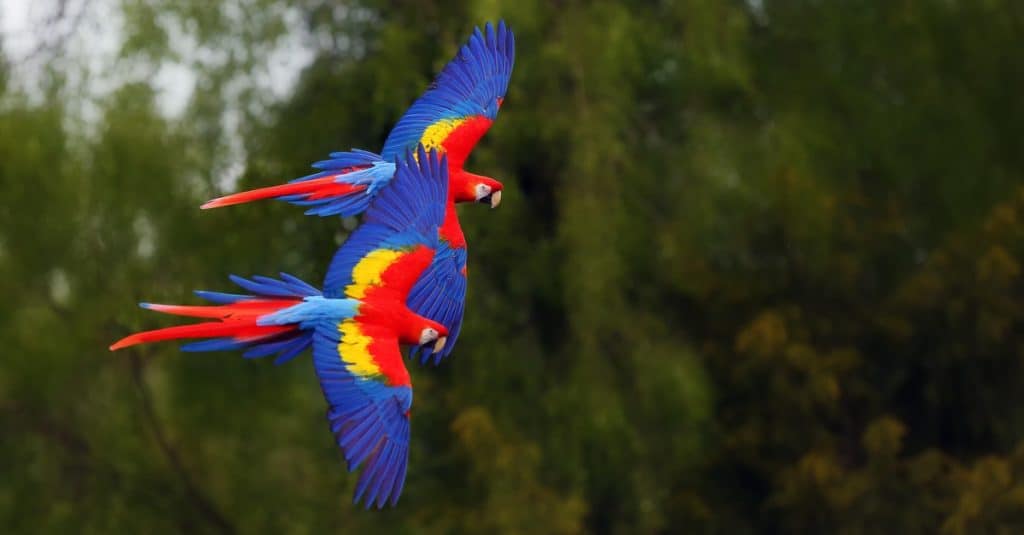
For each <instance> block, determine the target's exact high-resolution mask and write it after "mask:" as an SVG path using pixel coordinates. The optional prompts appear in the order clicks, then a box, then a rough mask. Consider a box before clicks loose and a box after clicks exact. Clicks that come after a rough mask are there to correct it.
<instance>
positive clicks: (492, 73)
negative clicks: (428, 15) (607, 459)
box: [381, 21, 515, 168]
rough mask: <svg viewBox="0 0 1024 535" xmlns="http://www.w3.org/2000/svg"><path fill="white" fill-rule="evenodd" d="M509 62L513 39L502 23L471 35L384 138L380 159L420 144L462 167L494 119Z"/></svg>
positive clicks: (499, 105) (512, 61)
mask: <svg viewBox="0 0 1024 535" xmlns="http://www.w3.org/2000/svg"><path fill="white" fill-rule="evenodd" d="M514 61H515V37H514V36H513V35H512V30H510V29H509V28H508V26H506V25H505V23H504V21H501V22H498V26H497V29H495V27H494V26H492V25H491V24H490V23H487V26H486V27H485V28H484V31H482V32H481V31H480V29H479V28H476V30H475V31H474V32H473V35H472V36H471V37H470V38H469V42H467V43H466V44H465V45H463V47H462V49H460V50H459V53H458V55H456V56H455V58H454V59H452V60H451V61H450V62H448V64H447V65H445V67H444V69H443V70H442V71H441V73H440V74H438V75H437V78H436V79H435V80H434V83H432V84H431V85H430V87H429V88H427V91H426V92H425V93H424V94H423V95H422V96H421V97H420V98H419V99H418V100H417V101H416V102H414V103H413V105H412V106H411V107H410V108H409V110H408V111H406V112H405V115H403V116H402V118H401V119H399V120H398V124H396V125H395V127H394V128H393V129H392V130H391V133H390V134H388V138H387V140H386V141H385V142H384V149H383V150H382V151H381V156H382V157H383V158H384V159H385V160H390V159H392V158H394V157H395V156H398V155H400V154H402V153H403V152H405V151H407V150H411V149H413V148H414V147H416V145H419V144H422V145H423V146H425V147H426V148H428V149H437V150H443V151H445V152H447V153H448V157H449V159H450V163H451V164H452V165H453V166H455V167H460V168H461V167H462V164H463V163H464V162H465V161H466V157H467V156H469V152H470V151H471V150H473V147H474V146H475V145H476V143H477V141H479V140H480V138H481V137H483V135H484V134H485V133H486V132H487V130H488V129H489V128H490V127H491V123H493V122H494V119H495V118H496V117H497V116H498V108H500V107H501V103H502V101H503V100H504V98H505V91H506V90H507V89H508V80H509V77H511V75H512V64H513V63H514Z"/></svg>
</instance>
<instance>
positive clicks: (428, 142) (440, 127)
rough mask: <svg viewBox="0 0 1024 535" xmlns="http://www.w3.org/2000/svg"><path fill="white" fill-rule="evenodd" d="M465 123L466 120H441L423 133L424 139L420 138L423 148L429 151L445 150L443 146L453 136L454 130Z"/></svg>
mask: <svg viewBox="0 0 1024 535" xmlns="http://www.w3.org/2000/svg"><path fill="white" fill-rule="evenodd" d="M464 122H466V120H465V119H441V120H439V121H437V122H436V123H434V124H432V125H430V126H428V127H427V129H426V130H425V131H424V132H423V137H421V138H420V143H422V144H423V148H425V149H427V150H430V149H437V150H444V147H442V146H441V144H442V143H444V140H446V139H448V135H449V134H451V133H452V131H453V130H455V129H456V128H458V127H459V126H461V125H462V123H464Z"/></svg>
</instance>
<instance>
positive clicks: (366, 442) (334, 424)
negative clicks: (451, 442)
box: [313, 321, 412, 508]
mask: <svg viewBox="0 0 1024 535" xmlns="http://www.w3.org/2000/svg"><path fill="white" fill-rule="evenodd" d="M340 342H341V334H340V332H339V330H338V326H337V323H336V322H334V321H324V322H321V323H320V324H319V325H318V326H317V328H316V332H315V335H314V337H313V364H314V367H315V369H316V373H317V376H318V377H319V378H320V386H321V389H322V390H323V393H324V397H325V398H326V399H327V403H328V405H329V408H328V410H327V418H328V422H329V425H330V428H331V431H332V432H333V433H334V436H335V441H336V442H337V444H338V446H339V447H341V449H342V453H343V454H344V456H345V461H346V462H347V463H348V466H349V470H355V469H357V468H359V466H360V465H362V466H363V472H362V474H360V477H359V481H358V483H357V488H356V493H355V496H354V498H353V501H355V502H356V503H358V502H359V501H360V500H364V501H365V503H366V506H367V507H368V508H369V507H370V506H372V505H376V506H377V507H378V508H380V507H382V506H383V505H384V503H387V502H389V501H390V503H392V504H394V503H396V502H397V501H398V497H399V495H400V494H401V492H402V487H403V485H402V484H401V483H399V484H395V483H394V477H397V476H393V477H391V478H390V479H389V474H400V475H402V476H404V474H405V464H406V463H407V462H408V455H409V417H408V414H409V408H410V407H411V406H412V388H410V387H408V386H388V385H386V384H385V383H382V382H380V381H378V380H376V379H370V378H364V377H357V376H355V375H353V374H352V373H351V372H349V371H348V370H347V369H346V367H345V363H344V362H343V361H342V359H341V355H339V354H338V346H339V344H340ZM394 352H395V353H396V354H397V353H398V341H397V340H395V341H394ZM385 453H386V454H385ZM388 481H390V483H389V484H384V482H388Z"/></svg>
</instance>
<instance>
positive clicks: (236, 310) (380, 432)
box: [110, 146, 450, 508]
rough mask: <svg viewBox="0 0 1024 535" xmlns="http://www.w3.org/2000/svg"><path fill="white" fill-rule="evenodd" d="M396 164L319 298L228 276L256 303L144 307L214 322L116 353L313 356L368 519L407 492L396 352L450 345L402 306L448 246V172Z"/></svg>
mask: <svg viewBox="0 0 1024 535" xmlns="http://www.w3.org/2000/svg"><path fill="white" fill-rule="evenodd" d="M396 163H397V170H396V172H395V177H394V180H393V181H392V182H393V184H392V185H391V186H389V187H388V188H386V189H385V190H382V191H381V192H380V194H379V195H377V198H376V200H375V202H374V203H373V205H372V206H371V207H370V208H369V209H368V210H367V212H366V220H365V222H364V223H363V224H362V225H361V226H360V227H359V228H357V229H356V230H355V232H353V233H352V235H351V236H350V237H349V239H348V240H347V241H346V242H345V243H344V244H343V245H342V246H341V248H340V249H339V250H338V252H337V254H336V255H335V257H334V259H333V260H332V262H331V265H330V268H329V270H328V273H327V278H326V281H325V283H324V291H323V292H321V291H319V290H317V289H316V288H314V287H313V286H311V285H309V284H307V283H305V282H302V281H301V280H299V279H297V278H295V277H293V276H291V275H287V274H283V273H282V274H281V279H280V280H277V279H272V278H269V277H253V279H252V280H249V279H244V278H241V277H236V276H232V277H231V279H232V280H233V281H234V282H235V283H236V284H237V285H238V286H240V287H242V288H243V289H244V290H246V291H247V292H249V293H250V294H251V295H239V294H227V293H220V292H205V291H200V292H196V293H197V294H198V295H199V296H201V297H203V298H204V299H206V300H208V301H211V302H213V303H216V304H215V305H207V306H178V305H157V304H148V303H143V304H142V307H143V308H147V309H150V310H155V311H157V312H165V313H168V314H177V315H180V316H189V317H196V318H211V319H213V320H216V321H208V322H204V323H197V324H192V325H179V326H176V327H168V328H164V329H157V330H153V331H146V332H141V333H137V334H133V335H131V336H128V337H126V338H123V339H122V340H120V341H118V342H116V343H114V344H113V345H112V346H110V349H111V350H116V349H121V348H124V347H128V346H132V345H135V344H141V343H146V342H157V341H162V340H179V339H188V338H205V339H206V340H202V341H199V342H192V343H189V344H186V345H184V346H182V350H184V351H221V350H233V349H244V350H245V353H244V354H243V356H245V357H249V358H254V357H263V356H267V355H272V354H275V353H276V354H277V355H278V357H277V359H276V363H278V364H280V363H281V362H284V361H287V360H289V359H291V358H294V357H295V356H296V355H298V354H299V353H301V352H302V351H303V350H304V349H306V348H307V347H309V346H312V347H313V364H314V368H315V369H316V373H317V376H318V377H319V379H320V386H321V388H322V390H323V393H324V396H325V397H326V398H327V403H328V405H329V408H328V410H327V419H328V421H329V422H330V427H331V431H332V432H333V433H334V436H335V439H336V441H337V443H338V446H340V447H341V449H342V451H343V453H344V455H345V460H346V461H347V463H348V469H349V471H352V470H355V469H356V468H358V467H359V465H360V464H362V463H363V462H364V461H365V463H366V464H365V468H364V470H363V472H362V474H361V475H360V477H359V482H358V484H357V486H356V491H355V496H354V498H353V502H354V503H358V502H359V501H360V500H361V499H365V504H366V507H367V508H369V507H370V506H371V505H374V504H376V506H377V508H381V507H383V506H384V504H385V503H387V502H389V501H390V503H391V505H395V503H397V501H398V497H399V495H400V494H401V493H402V488H403V486H404V484H405V471H406V465H407V462H408V458H409V410H410V407H411V406H412V384H411V382H410V379H409V372H408V371H407V370H406V368H405V365H404V363H403V361H402V355H401V352H400V350H399V344H410V345H415V346H418V347H423V346H427V345H431V343H432V346H431V347H432V349H433V350H434V351H435V352H439V351H441V350H442V349H443V348H444V346H445V343H446V340H447V337H448V336H450V335H449V331H448V329H447V327H445V326H444V325H443V324H442V323H439V322H437V321H433V320H431V319H429V318H425V317H423V316H422V315H420V314H417V313H415V312H414V311H412V310H410V308H409V307H408V306H406V299H407V297H408V294H409V292H410V290H411V289H412V288H413V285H414V284H416V282H417V280H419V279H422V277H423V276H424V272H425V271H426V270H427V268H428V266H429V265H430V263H431V262H432V261H433V259H434V257H435V255H436V252H437V251H438V249H439V248H440V247H441V245H440V240H439V236H438V234H439V232H438V231H439V228H440V226H441V224H442V223H443V222H444V213H445V204H444V199H445V198H446V196H447V194H448V193H447V189H448V183H449V182H448V180H449V179H448V165H449V162H448V161H446V157H445V156H443V155H438V154H437V153H436V152H435V151H431V152H429V153H427V152H426V151H425V150H424V149H423V148H422V146H421V147H419V148H418V150H417V152H416V153H413V152H409V153H407V155H406V156H405V157H404V158H399V159H398V161H397V162H396Z"/></svg>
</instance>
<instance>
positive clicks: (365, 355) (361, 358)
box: [338, 318, 380, 377]
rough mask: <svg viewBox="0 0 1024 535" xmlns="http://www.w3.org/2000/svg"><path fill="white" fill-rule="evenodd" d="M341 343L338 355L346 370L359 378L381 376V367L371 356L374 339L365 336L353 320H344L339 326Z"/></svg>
mask: <svg viewBox="0 0 1024 535" xmlns="http://www.w3.org/2000/svg"><path fill="white" fill-rule="evenodd" d="M338 331H340V332H341V342H339V343H338V354H339V355H341V361H342V362H344V363H345V368H346V369H347V370H348V371H349V372H351V373H352V374H353V375H356V376H358V377H373V376H375V375H380V367H378V366H377V364H376V363H375V362H374V361H373V356H372V355H371V354H370V342H372V341H373V339H372V338H370V337H369V336H367V335H365V334H363V330H362V329H360V328H359V324H358V323H357V322H356V321H355V320H353V319H351V318H350V319H346V320H343V321H342V322H341V323H339V324H338Z"/></svg>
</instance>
